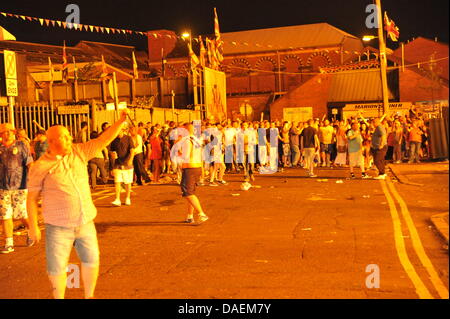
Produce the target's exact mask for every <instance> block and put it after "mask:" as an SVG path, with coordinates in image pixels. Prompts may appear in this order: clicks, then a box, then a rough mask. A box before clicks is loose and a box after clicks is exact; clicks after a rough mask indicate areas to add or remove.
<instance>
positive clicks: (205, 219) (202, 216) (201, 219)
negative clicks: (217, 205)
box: [198, 215, 209, 224]
mask: <svg viewBox="0 0 450 319" xmlns="http://www.w3.org/2000/svg"><path fill="white" fill-rule="evenodd" d="M208 219H209V218H208V216H206V215H198V223H199V224H202V223H204V222H206V221H207V220H208Z"/></svg>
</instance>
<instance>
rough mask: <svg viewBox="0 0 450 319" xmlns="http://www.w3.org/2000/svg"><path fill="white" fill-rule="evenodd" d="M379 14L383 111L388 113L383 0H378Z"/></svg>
mask: <svg viewBox="0 0 450 319" xmlns="http://www.w3.org/2000/svg"><path fill="white" fill-rule="evenodd" d="M376 5H377V16H378V42H379V46H380V70H381V86H382V91H383V111H384V114H387V112H388V111H389V95H388V94H389V93H388V92H389V91H388V86H387V59H386V42H385V41H384V35H383V15H382V14H381V13H382V11H381V0H376Z"/></svg>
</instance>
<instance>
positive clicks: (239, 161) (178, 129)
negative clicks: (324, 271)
mask: <svg viewBox="0 0 450 319" xmlns="http://www.w3.org/2000/svg"><path fill="white" fill-rule="evenodd" d="M184 124H185V123H182V124H180V125H176V123H175V122H172V121H171V122H168V123H164V124H159V123H158V124H152V123H147V124H144V123H142V122H141V123H139V124H138V126H137V127H130V128H129V129H128V130H125V131H124V132H123V133H124V135H125V136H129V138H128V137H126V138H125V139H127V140H129V141H128V142H126V143H125V144H127V145H128V144H131V143H133V145H135V148H134V154H135V155H134V160H133V161H132V162H133V165H131V164H130V165H129V167H130V168H131V167H132V168H133V169H134V177H133V178H132V180H133V183H136V184H137V185H143V184H145V183H149V184H159V183H161V178H162V177H163V176H169V177H170V179H163V180H164V181H166V182H167V181H168V180H169V181H172V179H173V180H174V181H177V182H178V183H180V181H181V170H180V167H179V163H178V160H177V154H176V152H174V150H175V149H176V147H175V145H176V144H177V142H178V141H180V140H181V139H182V137H183V136H184V135H186V132H184V131H183V127H184V126H183V125H184ZM107 126H108V124H107V123H104V127H107ZM428 134H429V132H428V127H427V123H426V121H425V120H424V119H423V118H422V117H421V116H398V115H395V116H393V117H382V118H380V119H371V120H367V119H365V118H364V117H363V116H362V115H361V114H359V115H358V116H357V117H352V118H350V119H347V120H341V121H338V120H335V121H330V120H328V119H323V120H320V119H315V120H309V121H306V122H287V121H286V122H279V121H272V122H271V121H254V122H252V121H240V120H236V121H232V120H226V121H223V122H212V121H201V122H200V121H197V124H196V136H197V138H198V139H199V140H200V143H201V147H202V153H203V157H202V159H203V166H202V175H201V177H200V181H199V185H210V186H218V185H220V184H226V181H225V180H224V176H225V174H228V173H237V174H239V173H243V179H244V181H247V182H249V181H253V180H254V179H255V172H260V173H274V172H277V171H282V170H283V169H286V168H292V167H303V168H305V169H307V171H308V174H309V176H310V177H316V174H315V173H314V168H316V167H327V168H339V167H349V175H350V177H351V178H355V174H354V168H355V167H359V168H360V169H361V170H362V175H363V177H364V178H368V177H369V176H368V174H367V173H366V171H367V170H369V169H372V168H377V169H378V170H379V171H380V173H381V174H380V175H382V177H383V175H384V168H382V169H381V170H380V167H379V166H380V165H382V163H381V162H383V164H384V162H385V161H386V162H392V163H404V162H408V163H419V162H420V160H421V159H424V158H427V157H428V156H429V145H428ZM116 149H117V147H115V146H114V147H112V148H111V147H110V148H109V150H105V152H104V158H105V161H106V162H105V165H106V167H109V168H111V169H112V168H113V165H112V164H111V163H112V162H113V161H114V159H113V158H112V156H114V155H113V152H114V151H116ZM130 150H131V148H130ZM126 155H127V156H129V153H126ZM108 159H109V164H108ZM96 161H97V160H96ZM377 164H378V165H377ZM101 171H104V169H103V168H102V169H101ZM105 171H106V170H105ZM91 176H92V184H93V187H95V185H96V181H95V178H94V177H95V176H96V171H95V170H93V174H92V175H91ZM104 176H106V173H105V174H103V173H102V174H101V178H103V177H104ZM382 177H381V178H382Z"/></svg>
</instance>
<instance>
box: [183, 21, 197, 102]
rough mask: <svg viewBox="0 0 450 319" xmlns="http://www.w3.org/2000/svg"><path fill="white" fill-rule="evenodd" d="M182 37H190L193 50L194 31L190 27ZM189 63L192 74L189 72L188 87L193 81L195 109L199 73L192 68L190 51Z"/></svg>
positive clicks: (190, 45)
mask: <svg viewBox="0 0 450 319" xmlns="http://www.w3.org/2000/svg"><path fill="white" fill-rule="evenodd" d="M181 37H182V38H183V39H184V40H186V39H189V47H190V50H192V33H191V30H190V29H189V30H188V31H185V32H183V34H182V35H181ZM188 64H189V69H190V71H191V72H192V75H191V72H189V73H188V87H191V83H192V92H193V96H194V109H195V106H196V105H197V104H198V93H197V89H198V88H197V74H196V72H195V70H194V69H193V68H192V63H191V56H190V53H188ZM191 76H192V77H191ZM189 101H190V96H189ZM189 103H190V102H189Z"/></svg>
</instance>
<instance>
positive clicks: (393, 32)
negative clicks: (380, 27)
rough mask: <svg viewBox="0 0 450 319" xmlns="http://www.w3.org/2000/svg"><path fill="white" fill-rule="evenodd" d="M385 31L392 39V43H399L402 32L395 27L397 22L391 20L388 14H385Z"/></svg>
mask: <svg viewBox="0 0 450 319" xmlns="http://www.w3.org/2000/svg"><path fill="white" fill-rule="evenodd" d="M384 30H386V32H387V34H388V36H389V37H390V38H391V40H392V41H395V42H397V41H398V37H399V36H400V30H399V28H398V27H397V26H396V25H395V22H394V21H393V20H389V18H388V15H387V12H386V11H385V12H384Z"/></svg>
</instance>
